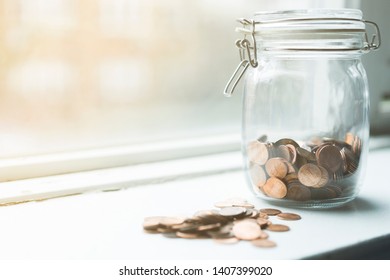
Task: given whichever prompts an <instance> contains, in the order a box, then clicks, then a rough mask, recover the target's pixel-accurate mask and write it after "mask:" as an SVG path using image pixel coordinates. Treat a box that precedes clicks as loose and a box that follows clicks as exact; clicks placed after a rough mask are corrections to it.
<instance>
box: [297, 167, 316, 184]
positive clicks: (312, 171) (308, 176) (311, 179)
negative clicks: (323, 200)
mask: <svg viewBox="0 0 390 280" xmlns="http://www.w3.org/2000/svg"><path fill="white" fill-rule="evenodd" d="M321 176H322V172H321V169H320V168H319V167H318V166H317V165H315V164H312V163H307V164H305V165H304V166H302V167H301V168H300V169H299V171H298V179H299V181H300V182H301V183H302V184H304V185H305V186H308V187H313V186H315V185H317V184H318V183H319V182H320V180H321Z"/></svg>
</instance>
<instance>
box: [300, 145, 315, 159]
mask: <svg viewBox="0 0 390 280" xmlns="http://www.w3.org/2000/svg"><path fill="white" fill-rule="evenodd" d="M296 150H297V154H298V155H300V156H301V157H304V158H305V159H306V160H308V161H313V162H314V161H316V157H315V155H314V154H313V153H312V152H309V151H308V150H306V149H303V148H301V147H298V148H296Z"/></svg>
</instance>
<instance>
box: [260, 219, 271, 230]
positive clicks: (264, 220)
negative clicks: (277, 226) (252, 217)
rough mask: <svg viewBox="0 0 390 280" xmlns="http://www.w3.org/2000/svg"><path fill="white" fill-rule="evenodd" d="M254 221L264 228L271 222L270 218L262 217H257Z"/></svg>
mask: <svg viewBox="0 0 390 280" xmlns="http://www.w3.org/2000/svg"><path fill="white" fill-rule="evenodd" d="M256 221H257V223H258V224H259V226H260V227H261V228H262V229H264V228H266V227H267V226H268V225H269V224H271V221H270V220H267V219H263V218H257V219H256Z"/></svg>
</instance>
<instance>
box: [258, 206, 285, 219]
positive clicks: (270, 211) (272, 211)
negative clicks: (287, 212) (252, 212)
mask: <svg viewBox="0 0 390 280" xmlns="http://www.w3.org/2000/svg"><path fill="white" fill-rule="evenodd" d="M280 213H282V211H280V210H279V209H274V208H263V209H260V214H266V215H267V216H276V215H278V214H280ZM260 217H261V216H260ZM261 218H264V217H261ZM265 219H266V218H265Z"/></svg>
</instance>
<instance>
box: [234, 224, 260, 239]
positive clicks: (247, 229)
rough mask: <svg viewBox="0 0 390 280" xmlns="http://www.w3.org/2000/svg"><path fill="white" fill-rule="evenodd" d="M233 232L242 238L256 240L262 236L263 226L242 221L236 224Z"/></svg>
mask: <svg viewBox="0 0 390 280" xmlns="http://www.w3.org/2000/svg"><path fill="white" fill-rule="evenodd" d="M232 231H233V234H234V236H235V237H237V238H238V239H241V240H254V239H257V238H259V237H260V236H261V232H262V231H261V228H260V226H259V225H258V224H257V223H253V222H249V221H240V222H237V223H235V224H234V226H233V229H232Z"/></svg>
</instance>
